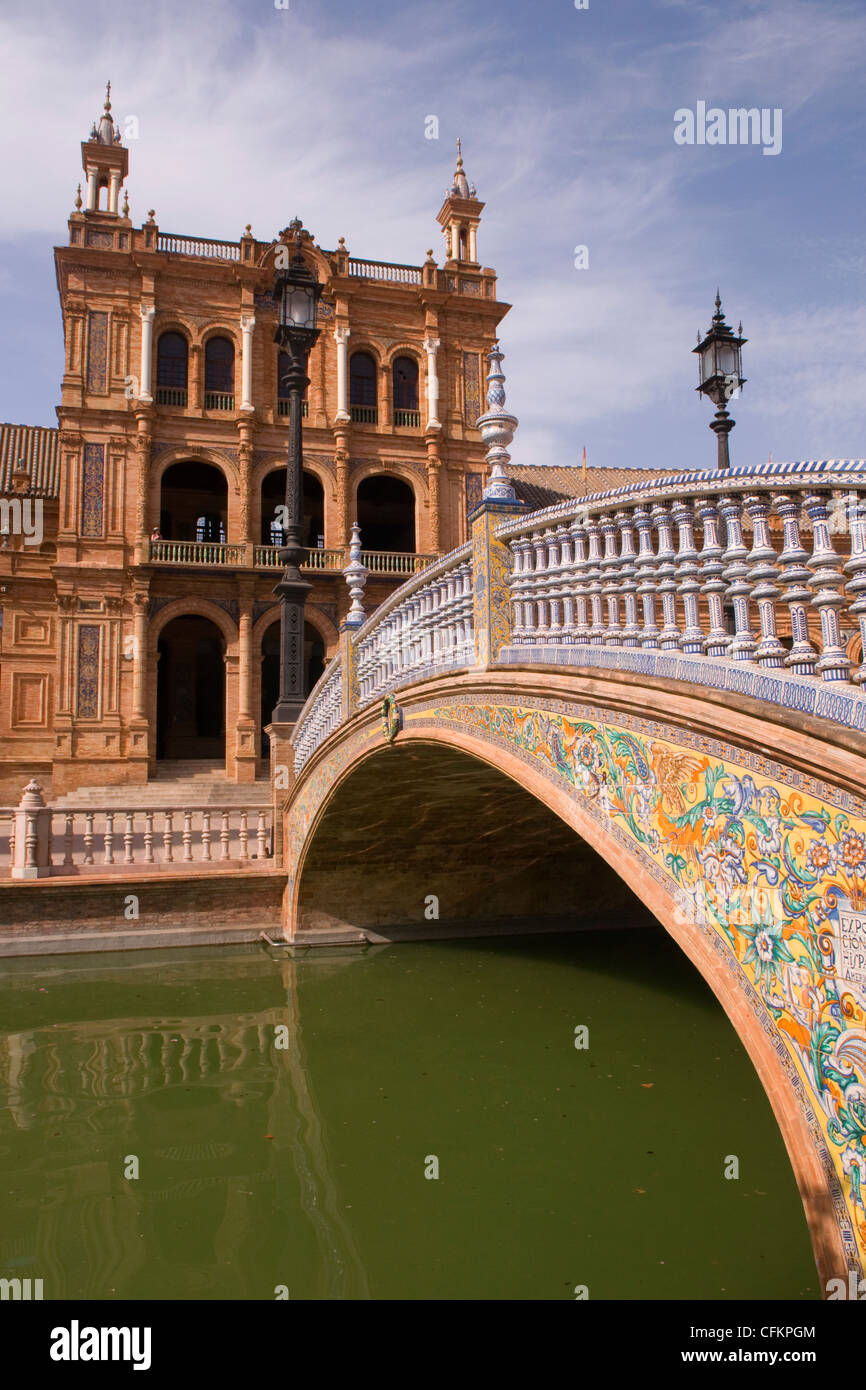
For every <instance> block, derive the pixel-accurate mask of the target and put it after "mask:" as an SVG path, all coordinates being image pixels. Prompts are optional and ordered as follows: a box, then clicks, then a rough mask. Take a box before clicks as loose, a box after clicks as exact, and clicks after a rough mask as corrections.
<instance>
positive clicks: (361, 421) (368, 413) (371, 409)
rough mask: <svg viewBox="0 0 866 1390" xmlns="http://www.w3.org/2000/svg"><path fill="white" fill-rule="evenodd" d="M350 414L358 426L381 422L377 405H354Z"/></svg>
mask: <svg viewBox="0 0 866 1390" xmlns="http://www.w3.org/2000/svg"><path fill="white" fill-rule="evenodd" d="M349 413H350V415H351V416H352V419H353V420H354V421H355V423H356V424H358V425H375V424H378V421H379V409H378V407H377V406H375V405H352V406H350V407H349Z"/></svg>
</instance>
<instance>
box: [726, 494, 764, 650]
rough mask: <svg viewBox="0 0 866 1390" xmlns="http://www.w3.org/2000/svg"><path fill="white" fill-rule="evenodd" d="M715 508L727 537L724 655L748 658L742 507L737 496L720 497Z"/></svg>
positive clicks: (750, 640)
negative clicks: (729, 623) (730, 626)
mask: <svg viewBox="0 0 866 1390" xmlns="http://www.w3.org/2000/svg"><path fill="white" fill-rule="evenodd" d="M719 512H720V514H721V517H722V520H723V521H724V523H725V537H726V540H727V545H726V546H725V551H724V554H723V556H722V559H723V560H724V562H725V568H724V570H723V571H722V573H723V575H724V577H725V579H726V580H727V581H728V598H729V599H730V600H731V602H732V604H733V605H734V636H733V638H732V640H731V645H730V647H729V649H728V655H729V656H731V657H732V658H733V659H734V661H751V659H752V656H753V654H754V651H755V646H756V643H755V634H754V633H753V632H752V628H751V623H750V619H749V599H750V597H751V593H752V586H751V584H750V583H749V580H748V574H749V566H748V565H747V564H746V563H745V561H746V556H747V555H748V553H749V552H748V550H747V548H746V545H745V542H744V540H743V507H742V503H741V502H740V499H739V497H720V498H719Z"/></svg>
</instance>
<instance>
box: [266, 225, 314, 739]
mask: <svg viewBox="0 0 866 1390" xmlns="http://www.w3.org/2000/svg"><path fill="white" fill-rule="evenodd" d="M289 230H290V231H292V232H294V234H295V255H294V259H293V260H292V263H291V265H290V266H288V267H282V268H280V269H279V270H277V272H276V277H275V280H274V298H275V300H276V301H277V311H278V316H279V317H278V322H277V331H276V333H275V334H274V339H275V341H276V342H277V343H279V345H280V347H281V348H282V349H283V351H284V352H285V353H286V355H287V357H288V359H289V370H288V371H287V373H286V374H285V377H284V378H283V380H284V381H285V382H286V384H287V385H288V390H289V456H288V460H287V465H286V527H285V535H284V542H283V545H282V546H281V547H280V550H279V552H278V557H279V560H280V563H281V564H283V565H285V567H286V569H285V573H284V574H283V577H282V579H281V580H280V582H279V584H278V585H277V586H276V588H275V589H274V593H275V594H279V596H280V695H279V699H278V700H277V703H276V706H275V707H274V712H273V714H272V716H271V718H272V720H273V722H274V723H275V724H292V723H294V722H295V720H296V719H297V717H298V715H299V714H300V712H301V709H302V707H303V704H304V698H305V696H304V604H305V603H306V600H307V594H308V593H309V591H310V589H312V587H313V586H312V584H310V582H309V581H308V580H306V579H304V577H303V575H302V574H301V568H300V567H301V564H302V563H303V560H304V557H305V555H306V549H305V548H304V545H303V544H302V541H301V526H302V515H301V513H302V504H303V458H302V452H301V398H302V396H303V393H304V391H305V389H306V388H307V386H308V385H309V377H308V376H307V362H308V359H309V356H310V352H311V350H312V347H313V345H314V343H315V341H316V339H317V338H318V336H319V331H318V329H317V328H316V309H317V306H318V302H319V296H320V295H321V293H322V286H321V285H320V284H319V282H318V280H317V279H316V278H315V276H314V275H313V274H312V273H311V272H310V271H309V270H308V269H307V267H306V266H305V265H304V260H303V256H302V255H301V223H300V222H299V221H298V219H297V218H295V219H294V221H292V222H290V223H289ZM284 254H285V253H284ZM278 264H279V262H278Z"/></svg>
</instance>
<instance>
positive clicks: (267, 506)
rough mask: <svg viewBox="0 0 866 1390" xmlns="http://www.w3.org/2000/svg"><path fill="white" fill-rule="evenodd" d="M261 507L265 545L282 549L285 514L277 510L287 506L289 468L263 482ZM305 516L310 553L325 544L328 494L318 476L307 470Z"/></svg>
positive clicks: (303, 536)
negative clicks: (326, 494) (283, 516)
mask: <svg viewBox="0 0 866 1390" xmlns="http://www.w3.org/2000/svg"><path fill="white" fill-rule="evenodd" d="M261 503H262V507H261V511H262V523H261V544H262V545H282V544H283V532H282V527H281V526H280V524H279V519H278V518H281V517H282V513H281V512H278V510H277V509H278V508H279V507H285V505H286V470H285V468H275V469H274V471H273V472H272V473H268V475H267V477H265V478H264V479H263V480H262V491H261ZM301 515H302V519H303V524H302V527H301V540H302V542H303V544H304V545H305V546H306V547H307V549H308V550H316V549H317V548H321V547H322V546H323V545H324V544H325V491H324V488H323V487H322V484H321V483H320V482H319V479H318V478H317V477H316V475H315V473H308V472H307V471H306V469H305V470H304V494H303V500H302V504H301Z"/></svg>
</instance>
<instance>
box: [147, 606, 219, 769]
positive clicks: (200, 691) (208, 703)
mask: <svg viewBox="0 0 866 1390" xmlns="http://www.w3.org/2000/svg"><path fill="white" fill-rule="evenodd" d="M224 650H225V642H224V639H223V635H222V633H221V632H220V630H219V628H218V627H217V626H216V624H215V623H212V622H211V620H210V619H209V618H203V617H201V616H199V615H198V614H194V613H189V614H184V615H183V616H182V617H179V618H173V619H172V620H171V622H170V623H167V624H166V626H165V627H164V628H163V630H162V632H161V633H160V635H159V642H158V646H157V651H158V662H157V680H156V756H157V758H158V759H160V760H166V761H173V760H175V759H182V760H184V761H186V760H195V761H198V760H208V761H213V760H219V759H221V758H224V757H225V741H226V740H225V733H226V725H225V703H226V701H225V661H224Z"/></svg>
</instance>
